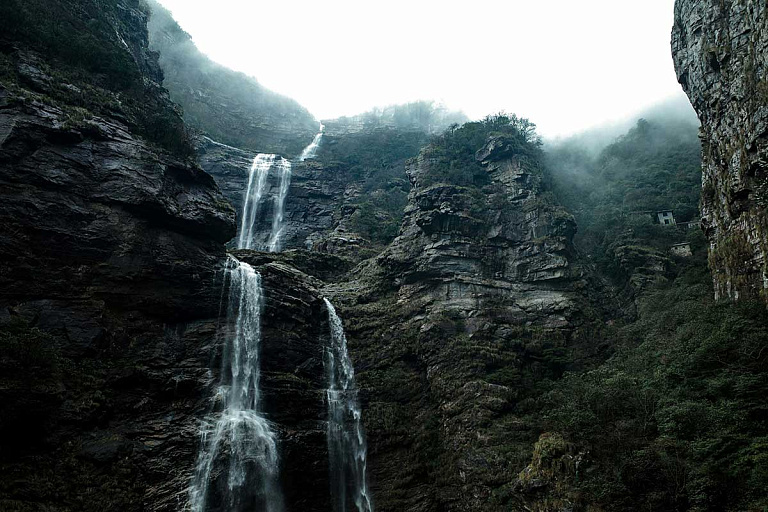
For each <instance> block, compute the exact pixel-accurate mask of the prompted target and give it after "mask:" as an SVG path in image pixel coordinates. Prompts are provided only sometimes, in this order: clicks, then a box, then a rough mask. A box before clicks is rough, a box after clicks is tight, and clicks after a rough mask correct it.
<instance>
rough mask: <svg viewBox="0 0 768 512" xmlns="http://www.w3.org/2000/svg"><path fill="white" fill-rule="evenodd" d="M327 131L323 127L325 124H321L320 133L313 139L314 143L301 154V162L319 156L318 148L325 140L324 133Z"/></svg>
mask: <svg viewBox="0 0 768 512" xmlns="http://www.w3.org/2000/svg"><path fill="white" fill-rule="evenodd" d="M324 131H325V126H323V123H320V131H319V132H318V133H317V135H315V138H314V139H312V142H311V143H310V144H309V146H307V147H306V148H304V151H302V152H301V155H300V156H299V162H303V161H304V160H307V159H308V158H315V155H316V154H317V148H318V147H320V139H322V138H323V132H324Z"/></svg>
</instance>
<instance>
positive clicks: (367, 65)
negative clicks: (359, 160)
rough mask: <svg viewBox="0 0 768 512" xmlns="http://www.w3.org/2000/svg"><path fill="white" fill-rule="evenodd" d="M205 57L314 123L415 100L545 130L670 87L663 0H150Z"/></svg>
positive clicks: (571, 126) (644, 100)
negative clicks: (526, 121)
mask: <svg viewBox="0 0 768 512" xmlns="http://www.w3.org/2000/svg"><path fill="white" fill-rule="evenodd" d="M160 2H161V3H162V4H163V5H165V6H166V7H167V8H168V9H170V10H171V11H172V12H173V14H174V17H175V18H176V20H177V21H178V22H179V24H180V25H181V26H182V28H183V29H184V30H186V31H187V32H189V33H190V34H191V35H192V38H193V39H194V41H195V43H196V44H197V46H198V48H200V50H202V51H203V52H204V53H206V54H207V55H208V56H209V57H211V58H212V59H213V60H215V61H218V62H220V63H221V64H224V65H225V66H228V67H231V68H233V69H236V70H238V71H243V72H245V73H247V74H249V75H252V76H254V77H256V78H257V79H258V80H259V82H261V83H262V84H263V85H265V86H266V87H268V88H270V89H272V90H274V91H276V92H279V93H281V94H284V95H286V96H289V97H292V98H294V99H296V100H297V101H299V103H301V104H302V105H304V106H305V107H307V108H308V109H309V110H310V112H312V114H314V115H315V117H317V118H318V119H325V118H333V117H338V116H342V115H353V114H357V113H361V112H363V111H366V110H370V109H371V108H372V107H374V106H384V105H389V104H395V103H404V102H408V101H414V100H419V99H434V100H437V101H442V102H443V103H445V104H446V105H447V106H448V107H449V108H452V109H460V110H463V111H464V112H465V113H466V114H467V115H468V116H469V117H471V118H480V117H483V116H485V115H486V114H490V113H493V112H498V111H499V110H506V111H507V112H510V113H516V114H518V115H522V116H525V117H528V118H530V119H531V120H532V121H534V122H535V123H536V124H537V125H538V126H539V131H540V133H542V134H543V135H545V136H549V137H552V136H557V135H566V134H569V133H574V132H577V131H580V130H583V129H585V128H587V127H590V126H594V125H598V124H601V123H603V122H606V121H611V120H616V119H620V118H624V117H627V116H629V115H631V114H634V113H636V112H638V111H640V110H642V109H644V108H645V107H647V106H650V105H653V104H655V103H658V102H659V101H661V100H664V99H667V98H669V97H671V96H676V95H679V94H681V92H680V86H679V85H678V84H677V81H676V79H675V73H674V70H673V67H672V58H671V55H670V47H669V41H670V31H671V28H672V21H673V4H674V0H580V1H574V0H524V1H523V0H471V1H467V0H387V1H373V0H313V1H304V0H160Z"/></svg>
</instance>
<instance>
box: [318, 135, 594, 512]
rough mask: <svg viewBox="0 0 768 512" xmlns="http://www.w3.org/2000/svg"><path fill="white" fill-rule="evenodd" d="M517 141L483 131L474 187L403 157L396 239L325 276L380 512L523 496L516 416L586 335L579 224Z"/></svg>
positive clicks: (521, 441)
mask: <svg viewBox="0 0 768 512" xmlns="http://www.w3.org/2000/svg"><path fill="white" fill-rule="evenodd" d="M471 129H472V126H470V127H469V128H468V129H467V130H468V131H469V130H471ZM460 130H462V129H460ZM489 131H493V130H489ZM464 133H466V132H464ZM486 133H487V132H486ZM481 140H482V139H481ZM524 145H525V146H526V147H525V148H521V145H520V139H519V137H518V136H517V135H514V136H506V135H498V134H497V135H495V136H489V137H488V138H487V139H485V140H484V142H483V143H481V145H480V146H479V147H475V149H476V150H478V151H477V156H476V157H475V156H474V151H473V152H472V153H470V154H471V155H472V160H473V162H474V163H468V164H466V165H465V166H464V167H463V168H462V169H461V173H462V176H464V177H466V176H470V179H471V180H472V181H473V182H474V183H475V184H473V185H461V184H458V182H460V181H461V180H455V179H440V180H435V176H436V175H440V171H438V168H444V167H445V166H446V165H450V158H449V157H446V156H445V152H444V148H441V147H440V143H436V144H433V145H431V146H428V147H427V148H426V149H425V150H423V151H422V152H421V154H420V155H419V156H418V158H416V159H414V160H412V161H411V162H410V163H409V164H408V167H407V172H408V176H409V178H410V181H411V184H412V185H413V189H412V191H411V193H410V195H409V200H408V206H407V208H406V213H405V218H404V220H403V224H402V227H401V230H400V234H399V235H398V237H397V238H396V239H395V240H394V242H393V243H392V244H391V245H390V246H389V247H388V248H387V249H385V250H384V251H383V252H382V253H381V254H380V255H379V256H377V257H376V258H374V259H372V260H370V261H368V262H366V263H363V264H362V265H361V266H360V267H358V269H357V270H356V271H354V272H353V273H352V279H351V280H350V281H348V282H346V283H338V282H337V283H335V284H332V285H329V286H328V287H327V290H328V293H330V294H332V295H334V296H335V297H336V300H337V301H338V302H339V303H340V304H341V305H342V307H340V311H341V314H342V317H343V318H344V319H345V321H346V322H347V334H348V338H349V343H350V350H351V353H352V355H353V359H354V360H355V364H356V371H357V372H358V382H359V383H360V385H361V388H362V390H363V391H364V402H365V404H364V405H365V407H364V410H365V422H366V426H367V429H368V435H369V446H370V449H371V452H370V468H371V475H372V476H371V481H372V488H373V490H374V495H375V496H376V505H377V509H378V510H386V511H389V510H391V511H395V510H456V511H459V510H462V511H467V510H501V509H504V507H513V506H514V507H521V506H522V493H521V492H519V491H518V492H513V491H512V489H513V488H514V486H515V485H517V484H516V481H517V474H518V472H519V471H521V470H522V469H523V468H524V467H525V466H526V464H527V463H528V461H529V460H530V459H529V457H530V455H529V453H530V450H531V447H532V446H533V444H534V442H535V441H536V435H537V433H536V432H534V429H532V428H531V427H530V425H528V424H526V422H525V421H523V420H522V419H521V416H520V415H521V411H523V410H524V409H525V403H526V401H527V400H533V399H534V398H533V397H534V395H532V394H531V393H530V391H531V389H532V388H533V387H534V386H533V385H532V382H533V381H538V382H542V381H544V380H546V379H550V378H556V377H557V376H558V375H559V374H560V372H562V370H563V369H564V368H565V366H564V365H565V364H566V363H565V361H566V360H570V361H578V360H579V358H580V357H581V356H582V355H583V354H584V353H585V350H587V348H586V347H588V346H589V343H585V340H586V338H587V337H586V336H585V333H586V331H587V327H586V326H588V325H591V324H592V322H593V321H594V320H595V318H596V316H597V315H596V313H595V311H594V310H592V309H591V307H590V299H589V293H588V291H587V290H588V287H587V283H588V282H589V279H588V276H587V275H586V273H585V272H584V270H583V269H582V267H581V265H580V263H579V259H578V257H577V256H576V254H575V252H574V251H573V247H572V237H573V234H574V231H575V226H574V223H573V220H572V218H571V217H570V216H569V215H568V214H566V213H565V212H563V211H562V210H561V209H560V208H558V207H557V206H556V204H555V203H554V202H553V200H552V198H551V196H550V195H549V194H548V193H547V191H546V188H545V187H544V185H543V183H542V170H541V168H540V167H539V165H538V161H537V159H536V157H535V156H534V155H535V148H534V149H532V148H531V146H529V145H528V144H524ZM529 150H530V151H532V152H531V153H529V152H528V151H529ZM488 205H492V206H493V207H492V208H489V207H488Z"/></svg>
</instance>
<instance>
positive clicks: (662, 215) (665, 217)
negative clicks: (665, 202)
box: [656, 210, 676, 226]
mask: <svg viewBox="0 0 768 512" xmlns="http://www.w3.org/2000/svg"><path fill="white" fill-rule="evenodd" d="M656 217H657V218H658V219H659V224H661V225H662V226H674V225H675V224H676V222H675V216H674V215H673V213H672V210H664V211H662V212H656Z"/></svg>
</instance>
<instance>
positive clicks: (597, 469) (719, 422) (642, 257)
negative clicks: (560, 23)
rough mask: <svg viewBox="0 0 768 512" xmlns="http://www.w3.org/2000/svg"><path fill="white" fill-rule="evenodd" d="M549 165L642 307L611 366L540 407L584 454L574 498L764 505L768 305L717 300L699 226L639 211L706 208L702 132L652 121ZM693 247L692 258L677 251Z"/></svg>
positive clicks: (585, 230)
mask: <svg viewBox="0 0 768 512" xmlns="http://www.w3.org/2000/svg"><path fill="white" fill-rule="evenodd" d="M548 163H549V167H550V171H551V179H552V181H553V184H554V189H555V191H556V193H557V195H558V198H559V199H560V200H561V201H563V202H564V203H565V204H566V205H567V206H568V207H569V209H570V210H571V211H573V212H574V214H575V216H576V219H577V222H578V225H579V229H580V234H579V237H578V239H577V244H578V246H579V247H580V248H581V250H582V251H583V252H584V253H585V254H586V255H587V256H588V257H589V258H591V260H592V261H593V262H594V264H595V265H594V266H595V268H596V270H598V271H599V272H600V273H602V274H603V275H607V276H610V277H612V278H614V279H615V280H616V281H617V282H625V283H626V282H628V283H629V288H634V290H633V291H631V292H630V295H631V296H632V297H633V298H634V303H636V304H637V312H636V316H635V317H634V318H632V317H630V318H625V319H624V320H623V321H620V322H618V323H617V324H616V325H615V326H614V328H612V329H610V330H606V331H605V333H603V336H605V340H604V342H605V343H608V344H609V345H610V346H612V347H613V350H614V352H613V355H612V357H611V358H610V359H609V360H608V361H606V362H605V363H603V364H598V365H596V366H595V367H594V368H593V369H592V370H590V371H586V372H583V373H569V374H566V376H565V377H564V378H563V379H562V380H560V381H558V382H556V383H555V384H553V385H552V386H551V388H550V389H549V390H547V391H545V392H544V393H543V395H542V398H541V399H540V400H538V403H537V404H536V406H534V407H533V408H532V409H531V410H530V411H529V413H530V416H529V418H530V421H531V422H532V423H537V422H538V423H539V427H540V431H543V432H549V433H552V435H555V436H559V437H561V438H562V439H564V440H565V442H567V443H572V444H573V445H574V446H576V447H577V449H576V451H577V452H578V453H581V454H582V455H583V456H584V460H585V461H586V462H585V464H584V465H583V466H581V468H580V469H579V471H578V472H577V473H576V474H575V475H570V476H568V477H567V478H569V479H570V485H571V491H570V493H569V494H570V496H569V498H570V500H571V501H572V502H576V503H580V504H581V505H583V506H587V505H588V506H591V507H596V509H597V510H611V511H621V510H654V511H678V510H696V511H704V510H718V511H720V510H733V511H735V510H766V509H767V508H766V507H768V496H767V495H766V493H765V489H768V405H766V402H765V396H766V395H768V313H766V311H765V307H764V305H763V304H753V303H743V304H732V303H716V302H715V301H714V299H713V290H712V280H711V276H710V273H709V271H708V269H707V262H706V241H705V240H704V238H703V235H701V233H700V232H699V231H698V230H681V229H679V228H674V227H668V226H660V225H658V224H655V223H654V222H653V221H652V219H651V216H650V215H630V213H631V212H635V211H656V210H666V209H672V210H674V212H675V216H676V218H677V220H678V221H688V220H691V219H693V218H694V217H695V216H696V214H697V211H698V201H699V194H700V188H701V186H700V183H701V173H700V145H699V142H698V139H697V138H696V129H695V127H691V126H682V125H677V124H674V123H663V122H645V121H640V122H639V123H638V124H637V126H636V127H635V128H633V129H632V130H630V131H629V133H627V134H626V135H625V136H624V137H621V138H619V139H618V140H617V141H616V142H615V143H614V144H612V145H610V146H608V147H607V148H606V149H604V150H603V151H602V152H601V153H600V154H599V155H597V156H596V157H592V156H589V155H587V154H586V153H583V152H581V153H580V152H579V149H578V148H574V147H570V148H568V147H565V148H560V149H559V150H556V151H555V152H553V153H550V154H549V155H548ZM682 241H688V242H690V243H691V246H692V249H693V252H694V256H693V257H692V258H687V259H686V258H676V257H673V256H671V255H670V254H669V247H670V246H671V245H672V244H674V243H676V242H682ZM646 278H647V280H646ZM643 282H644V283H645V284H643V285H642V286H641V285H639V284H638V283H643ZM561 476H562V475H561ZM562 491H563V489H562V488H560V489H558V490H555V493H556V494H557V493H560V495H562ZM566 494H568V492H566Z"/></svg>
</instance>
